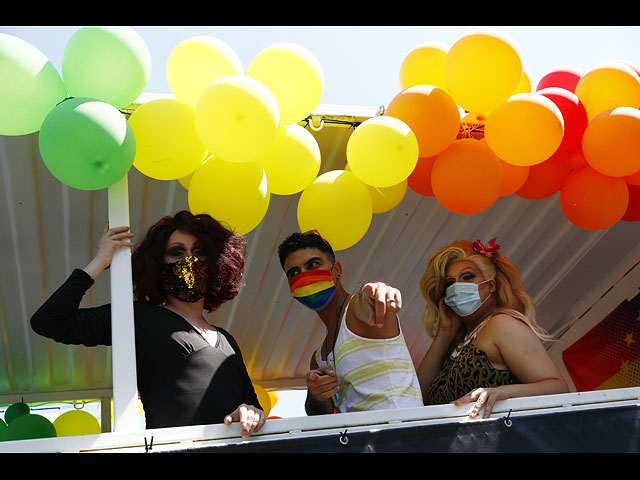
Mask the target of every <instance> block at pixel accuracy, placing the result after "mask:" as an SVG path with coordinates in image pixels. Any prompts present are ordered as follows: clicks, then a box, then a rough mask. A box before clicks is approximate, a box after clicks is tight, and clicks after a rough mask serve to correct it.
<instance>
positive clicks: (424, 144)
mask: <svg viewBox="0 0 640 480" xmlns="http://www.w3.org/2000/svg"><path fill="white" fill-rule="evenodd" d="M385 115H387V116H389V117H395V118H397V119H399V120H402V121H403V122H404V123H406V124H407V125H408V126H409V128H411V130H412V131H413V133H414V134H415V136H416V139H417V140H418V148H419V154H418V155H419V157H432V156H434V155H437V154H438V153H440V152H442V151H443V150H444V149H445V148H447V147H448V146H449V145H451V144H452V143H453V142H454V140H455V139H456V137H457V136H458V131H459V130H460V110H458V106H457V105H456V104H455V102H454V101H453V99H452V98H451V97H450V96H449V94H448V93H446V92H445V91H444V90H442V89H440V88H438V87H434V86H432V85H415V86H413V87H409V88H406V89H404V90H402V91H401V92H400V93H398V94H397V95H396V96H395V97H393V99H392V100H391V102H390V103H389V106H388V107H387V110H386V111H385Z"/></svg>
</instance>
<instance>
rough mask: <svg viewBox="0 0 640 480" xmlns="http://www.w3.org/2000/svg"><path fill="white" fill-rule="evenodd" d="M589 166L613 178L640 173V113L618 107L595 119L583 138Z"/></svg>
mask: <svg viewBox="0 0 640 480" xmlns="http://www.w3.org/2000/svg"><path fill="white" fill-rule="evenodd" d="M582 151H583V153H584V158H586V160H587V162H588V163H589V165H590V166H591V167H592V168H593V169H594V170H597V171H598V172H600V173H602V174H604V175H609V176H610V177H625V176H628V175H633V174H634V173H636V172H638V171H640V110H638V109H636V108H631V107H618V108H613V109H611V110H607V111H606V112H602V113H601V114H600V115H598V116H597V117H596V118H594V119H593V120H592V121H591V122H590V123H589V125H588V126H587V128H586V130H585V131H584V136H583V137H582Z"/></svg>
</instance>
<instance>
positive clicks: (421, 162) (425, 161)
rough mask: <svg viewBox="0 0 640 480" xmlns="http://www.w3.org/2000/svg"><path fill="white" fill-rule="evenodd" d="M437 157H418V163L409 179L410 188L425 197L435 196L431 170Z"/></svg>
mask: <svg viewBox="0 0 640 480" xmlns="http://www.w3.org/2000/svg"><path fill="white" fill-rule="evenodd" d="M435 161H436V157H435V156H433V157H427V158H418V164H417V165H416V168H414V169H413V172H411V175H409V178H408V179H407V182H408V185H409V188H410V189H411V190H413V191H414V192H416V193H419V194H420V195H424V196H425V197H433V196H434V195H433V188H432V187H431V170H432V169H433V162H435Z"/></svg>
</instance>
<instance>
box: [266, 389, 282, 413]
mask: <svg viewBox="0 0 640 480" xmlns="http://www.w3.org/2000/svg"><path fill="white" fill-rule="evenodd" d="M267 395H269V400H271V409H272V410H273V407H275V406H276V403H278V399H279V398H280V392H278V391H277V390H269V391H268V392H267Z"/></svg>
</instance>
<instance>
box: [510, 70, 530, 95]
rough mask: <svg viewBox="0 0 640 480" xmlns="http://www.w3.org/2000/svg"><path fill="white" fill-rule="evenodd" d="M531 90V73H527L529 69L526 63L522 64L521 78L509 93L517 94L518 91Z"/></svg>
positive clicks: (527, 91) (525, 91) (526, 91)
mask: <svg viewBox="0 0 640 480" xmlns="http://www.w3.org/2000/svg"><path fill="white" fill-rule="evenodd" d="M532 90H533V87H532V86H531V75H530V74H529V69H528V68H527V66H526V65H522V78H521V79H520V83H519V84H518V86H517V87H516V89H515V91H514V92H513V93H512V94H511V95H512V96H513V95H517V94H518V93H531V92H532Z"/></svg>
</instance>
